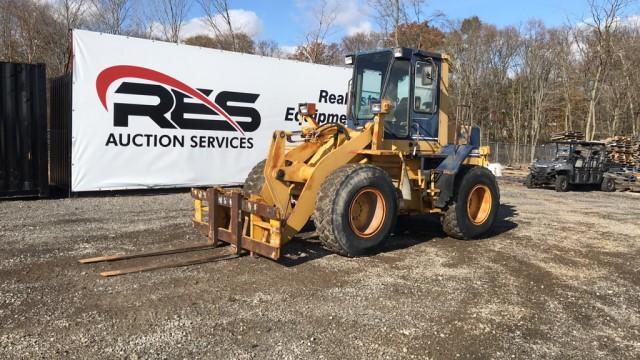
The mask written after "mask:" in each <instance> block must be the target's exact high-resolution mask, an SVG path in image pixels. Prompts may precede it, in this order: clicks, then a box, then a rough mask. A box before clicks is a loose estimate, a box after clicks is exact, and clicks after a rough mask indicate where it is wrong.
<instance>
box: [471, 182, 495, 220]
mask: <svg viewBox="0 0 640 360" xmlns="http://www.w3.org/2000/svg"><path fill="white" fill-rule="evenodd" d="M492 200H493V198H492V195H491V190H490V189H489V187H488V186H486V185H482V184H478V185H476V186H474V187H473V189H471V192H469V197H468V198H467V214H468V215H469V220H470V221H471V223H473V224H474V225H482V224H484V223H485V222H486V221H487V219H488V218H489V214H491V207H492V206H493V204H492V203H493V201H492Z"/></svg>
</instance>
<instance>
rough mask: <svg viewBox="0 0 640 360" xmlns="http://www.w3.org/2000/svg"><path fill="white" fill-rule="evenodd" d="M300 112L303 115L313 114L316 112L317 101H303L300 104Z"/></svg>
mask: <svg viewBox="0 0 640 360" xmlns="http://www.w3.org/2000/svg"><path fill="white" fill-rule="evenodd" d="M298 112H300V114H302V115H303V116H313V115H315V114H316V104H315V103H302V104H298Z"/></svg>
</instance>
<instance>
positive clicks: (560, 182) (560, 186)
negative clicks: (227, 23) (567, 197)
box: [556, 174, 569, 192]
mask: <svg viewBox="0 0 640 360" xmlns="http://www.w3.org/2000/svg"><path fill="white" fill-rule="evenodd" d="M556 191H557V192H567V191H569V176H568V175H565V174H558V175H556Z"/></svg>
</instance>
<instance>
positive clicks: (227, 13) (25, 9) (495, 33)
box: [0, 0, 640, 145]
mask: <svg viewBox="0 0 640 360" xmlns="http://www.w3.org/2000/svg"><path fill="white" fill-rule="evenodd" d="M365 5H366V6H365V7H366V10H367V12H368V14H369V18H370V19H373V21H375V23H376V25H377V26H376V29H377V30H376V31H367V32H360V33H355V34H351V35H347V36H344V37H343V38H342V39H340V40H339V41H330V39H331V38H332V34H333V33H335V29H336V27H337V24H336V20H337V18H338V16H339V14H340V11H341V3H340V1H334V0H316V1H313V2H309V3H308V9H307V11H305V12H306V13H308V14H309V16H310V18H309V19H307V21H306V22H305V23H307V24H309V25H308V27H307V28H306V29H304V31H303V32H302V33H301V34H300V41H299V44H297V46H296V47H295V50H293V51H285V50H284V49H282V48H281V47H280V46H279V44H277V43H276V42H275V41H270V40H260V41H258V40H256V39H254V38H252V37H251V35H250V34H247V33H245V32H243V29H240V28H238V27H237V25H236V24H235V23H234V21H233V20H234V15H233V10H232V9H233V8H232V6H233V3H232V0H153V1H152V0H51V1H42V0H0V60H1V61H13V62H31V63H33V62H43V63H46V64H47V69H48V72H49V75H50V76H57V75H60V74H62V73H64V72H65V71H66V69H67V63H68V60H69V56H70V53H69V48H68V45H69V31H68V29H72V28H80V29H88V30H94V31H100V32H105V33H112V34H120V35H128V36H135V37H142V38H149V39H158V40H165V41H171V42H181V43H185V44H190V45H197V46H203V47H211V48H217V49H223V50H230V51H237V52H243V53H250V54H259V55H264V56H275V57H281V58H291V59H294V60H299V61H306V62H312V63H320V64H335V65H340V64H342V63H343V60H344V55H345V54H349V53H356V52H360V51H366V50H372V49H378V48H384V47H396V46H405V47H412V48H418V49H423V50H429V51H439V52H445V53H447V54H449V55H450V57H451V61H452V65H453V74H452V75H451V88H450V89H449V93H450V94H451V95H452V106H451V112H452V114H451V115H452V117H453V118H456V119H459V120H460V121H472V122H473V123H475V124H478V125H480V126H481V127H482V137H483V141H485V142H487V141H491V142H493V141H500V142H508V143H513V144H529V145H536V144H539V143H541V142H543V141H545V140H548V139H549V137H550V136H551V134H552V133H555V132H561V131H582V132H583V133H584V134H585V137H586V139H588V140H594V139H603V138H606V137H610V136H614V135H631V136H639V135H640V104H638V102H639V101H640V17H638V16H636V17H634V16H630V12H631V11H632V10H633V6H634V5H635V2H634V1H633V0H585V13H587V14H588V16H587V18H585V19H575V20H574V22H573V23H571V22H570V21H569V20H567V24H566V25H563V26H555V27H548V26H546V25H545V24H544V23H543V22H542V21H538V20H531V21H529V22H527V23H526V24H522V25H518V26H515V25H514V26H507V27H501V28H499V27H497V26H495V25H493V24H490V23H486V22H483V21H482V20H481V19H480V18H478V17H471V18H467V19H461V20H455V19H448V18H447V17H446V16H445V14H439V13H432V14H428V13H427V12H426V10H425V9H427V6H426V5H428V4H426V3H425V0H367V1H366V3H365ZM194 7H197V8H198V9H199V10H200V11H199V12H200V13H201V14H202V19H201V21H202V22H203V23H204V24H205V25H206V27H207V29H208V33H207V34H202V35H197V36H193V37H188V38H185V37H184V35H183V33H184V26H185V24H186V23H187V21H188V19H187V16H188V13H189V11H190V10H192V9H194Z"/></svg>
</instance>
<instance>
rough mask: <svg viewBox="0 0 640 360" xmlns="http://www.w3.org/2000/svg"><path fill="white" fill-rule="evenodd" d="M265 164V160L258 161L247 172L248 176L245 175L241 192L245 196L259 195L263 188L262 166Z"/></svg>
mask: <svg viewBox="0 0 640 360" xmlns="http://www.w3.org/2000/svg"><path fill="white" fill-rule="evenodd" d="M266 162H267V161H266V160H262V161H260V162H259V163H257V164H256V165H255V166H254V167H253V169H251V171H249V175H247V178H246V179H245V181H244V185H242V192H243V193H244V195H245V196H249V195H260V193H261V192H262V187H263V186H264V164H265V163H266Z"/></svg>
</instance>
